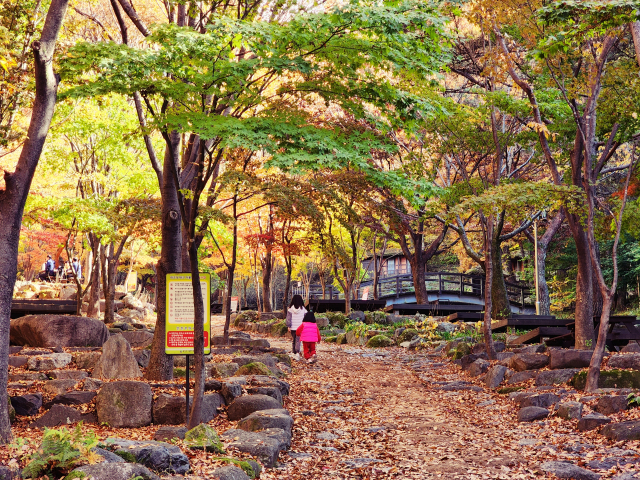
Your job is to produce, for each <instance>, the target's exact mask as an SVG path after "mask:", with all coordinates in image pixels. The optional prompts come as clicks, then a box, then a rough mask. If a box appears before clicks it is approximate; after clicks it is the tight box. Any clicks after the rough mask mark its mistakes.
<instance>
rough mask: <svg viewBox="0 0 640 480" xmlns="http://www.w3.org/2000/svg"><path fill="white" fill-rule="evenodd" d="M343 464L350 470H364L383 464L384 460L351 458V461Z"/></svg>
mask: <svg viewBox="0 0 640 480" xmlns="http://www.w3.org/2000/svg"><path fill="white" fill-rule="evenodd" d="M342 463H344V464H345V465H346V466H348V467H350V468H362V467H366V466H368V465H371V464H372V463H382V460H377V459H375V458H350V459H349V460H344V461H343V462H342Z"/></svg>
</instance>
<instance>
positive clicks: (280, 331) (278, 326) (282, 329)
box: [271, 320, 289, 337]
mask: <svg viewBox="0 0 640 480" xmlns="http://www.w3.org/2000/svg"><path fill="white" fill-rule="evenodd" d="M287 333H289V329H288V328H287V324H286V323H285V322H284V320H281V321H279V322H276V323H274V324H273V325H271V335H273V336H274V337H283V336H285V335H286V334H287Z"/></svg>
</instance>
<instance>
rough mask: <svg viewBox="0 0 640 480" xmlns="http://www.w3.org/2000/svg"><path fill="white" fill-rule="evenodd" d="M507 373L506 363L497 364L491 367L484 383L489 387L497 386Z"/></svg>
mask: <svg viewBox="0 0 640 480" xmlns="http://www.w3.org/2000/svg"><path fill="white" fill-rule="evenodd" d="M505 373H507V367H505V366H504V365H495V366H493V367H491V368H490V369H489V371H488V372H487V375H486V376H485V379H484V383H485V385H486V386H487V388H496V387H497V386H498V385H500V384H501V383H502V381H503V380H504V375H505Z"/></svg>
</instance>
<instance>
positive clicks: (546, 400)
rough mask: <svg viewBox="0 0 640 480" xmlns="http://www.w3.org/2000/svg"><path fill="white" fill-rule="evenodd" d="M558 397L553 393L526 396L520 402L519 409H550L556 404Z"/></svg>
mask: <svg viewBox="0 0 640 480" xmlns="http://www.w3.org/2000/svg"><path fill="white" fill-rule="evenodd" d="M559 401H560V397H559V396H558V395H556V394H554V393H541V394H539V395H526V396H524V397H523V398H522V399H521V401H520V408H524V407H544V408H547V407H550V406H551V405H553V404H554V403H558V402H559Z"/></svg>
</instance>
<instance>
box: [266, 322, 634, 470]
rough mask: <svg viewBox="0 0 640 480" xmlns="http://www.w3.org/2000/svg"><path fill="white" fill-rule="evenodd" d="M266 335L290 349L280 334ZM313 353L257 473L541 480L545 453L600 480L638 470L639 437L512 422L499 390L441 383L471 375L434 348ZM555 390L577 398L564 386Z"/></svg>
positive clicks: (323, 348)
mask: <svg viewBox="0 0 640 480" xmlns="http://www.w3.org/2000/svg"><path fill="white" fill-rule="evenodd" d="M254 335H255V334H254ZM267 338H268V339H269V341H270V342H271V344H272V346H277V347H282V348H285V349H287V350H289V349H290V343H289V342H288V341H287V340H286V339H274V338H271V337H267ZM318 351H319V353H318V356H319V358H320V361H319V363H318V364H317V365H306V364H303V363H298V362H294V368H293V372H292V374H290V375H289V376H288V377H287V381H288V382H290V383H291V394H290V396H289V397H288V399H287V400H286V405H285V406H286V408H288V409H289V411H290V412H291V414H292V416H293V417H294V420H295V424H294V435H293V441H292V446H291V450H290V452H288V453H286V454H285V453H283V454H281V456H280V460H281V466H280V467H279V468H277V469H275V470H271V471H267V472H265V473H264V474H263V475H262V477H261V478H267V479H303V478H304V479H314V480H315V479H347V478H348V479H352V478H353V479H356V478H359V479H386V478H403V479H404V478H406V479H413V478H415V479H418V478H419V479H431V478H434V479H436V478H446V479H469V480H474V479H529V478H545V474H544V473H542V472H541V471H540V470H539V468H538V467H539V465H540V464H541V463H542V462H545V461H549V460H561V461H569V462H571V463H573V464H574V465H580V466H583V467H585V468H589V469H590V470H591V471H595V472H597V473H599V474H601V475H602V478H603V479H604V478H613V477H614V476H615V475H617V474H620V473H621V472H624V471H634V470H637V468H638V463H636V462H638V461H640V458H639V455H640V451H639V449H638V447H639V446H640V442H627V444H626V445H612V444H611V443H610V442H609V441H608V440H606V439H605V438H604V437H602V436H600V435H598V434H597V433H596V432H586V433H585V432H583V433H579V432H576V430H575V425H573V424H571V423H568V422H566V421H563V420H560V419H558V418H556V417H550V418H549V419H547V420H545V421H541V422H534V423H518V422H517V421H516V413H517V409H516V407H515V404H514V403H513V402H512V401H510V400H509V399H508V396H506V395H498V394H496V393H494V392H491V391H489V390H486V389H482V391H471V390H451V391H445V390H443V389H442V387H443V384H445V383H447V382H454V381H461V380H463V381H467V382H469V381H473V380H472V379H470V378H469V377H467V376H465V375H463V374H461V373H460V372H459V370H458V369H457V367H455V366H453V365H452V364H451V363H449V362H445V361H443V360H442V358H441V357H440V356H439V355H436V354H434V353H431V354H429V353H426V352H421V353H409V352H407V351H406V350H404V349H400V348H390V349H368V348H364V347H353V346H350V345H344V346H338V345H335V344H320V345H319V346H318ZM472 386H475V387H478V386H481V383H480V382H478V381H475V385H473V384H472ZM476 389H477V390H479V389H478V388H476ZM555 393H557V394H560V395H561V396H562V397H563V399H564V400H575V399H577V397H580V394H579V393H578V392H575V391H566V390H564V389H562V388H559V389H556V390H555ZM618 447H621V448H618ZM630 448H631V449H632V450H629V449H630ZM623 450H624V451H625V452H626V454H625V453H620V452H622V451H623ZM634 452H635V454H634ZM616 455H617V456H616ZM625 455H626V456H625ZM629 462H632V463H629ZM548 478H551V477H548Z"/></svg>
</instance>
